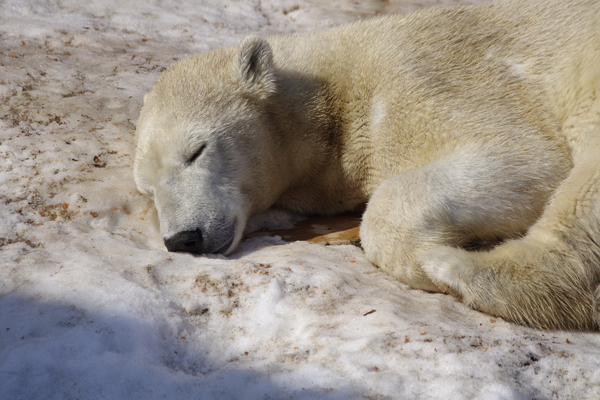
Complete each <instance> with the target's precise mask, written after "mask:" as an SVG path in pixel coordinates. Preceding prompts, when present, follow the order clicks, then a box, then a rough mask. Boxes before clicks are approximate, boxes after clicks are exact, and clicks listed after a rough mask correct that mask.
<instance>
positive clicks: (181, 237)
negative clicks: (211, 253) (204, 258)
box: [164, 229, 203, 253]
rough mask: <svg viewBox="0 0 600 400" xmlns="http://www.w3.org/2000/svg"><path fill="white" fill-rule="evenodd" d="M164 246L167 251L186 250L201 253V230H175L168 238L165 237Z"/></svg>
mask: <svg viewBox="0 0 600 400" xmlns="http://www.w3.org/2000/svg"><path fill="white" fill-rule="evenodd" d="M164 241H165V246H167V250H169V251H186V252H188V253H202V252H203V249H202V248H203V246H202V232H200V229H196V230H195V231H185V232H177V233H176V234H174V235H173V236H171V237H169V238H165V239H164Z"/></svg>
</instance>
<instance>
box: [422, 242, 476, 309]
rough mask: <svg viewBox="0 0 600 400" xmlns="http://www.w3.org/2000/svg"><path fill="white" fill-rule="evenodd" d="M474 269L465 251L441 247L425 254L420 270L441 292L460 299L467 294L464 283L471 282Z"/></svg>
mask: <svg viewBox="0 0 600 400" xmlns="http://www.w3.org/2000/svg"><path fill="white" fill-rule="evenodd" d="M474 267H475V265H474V262H473V260H472V259H471V257H470V255H469V253H467V252H466V251H464V250H461V249H454V248H451V247H441V248H437V249H435V250H431V251H429V252H427V255H426V257H425V262H424V263H423V267H422V268H423V271H425V273H426V274H427V276H428V277H429V279H431V280H432V281H433V282H434V283H435V285H436V286H437V287H438V288H439V289H440V290H441V291H442V292H444V293H449V294H451V295H453V296H456V297H458V298H460V299H462V298H463V297H464V296H465V295H466V294H467V293H468V290H467V287H466V285H465V283H467V282H471V281H472V279H471V278H472V277H473V275H474Z"/></svg>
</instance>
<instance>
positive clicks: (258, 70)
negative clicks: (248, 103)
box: [236, 35, 276, 99]
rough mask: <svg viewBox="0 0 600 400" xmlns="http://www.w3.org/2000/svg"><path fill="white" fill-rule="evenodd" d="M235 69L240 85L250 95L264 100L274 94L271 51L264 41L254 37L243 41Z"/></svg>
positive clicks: (273, 71) (273, 70)
mask: <svg viewBox="0 0 600 400" xmlns="http://www.w3.org/2000/svg"><path fill="white" fill-rule="evenodd" d="M236 68H237V78H238V80H239V83H240V85H242V86H243V87H244V88H245V89H246V90H248V91H249V92H250V94H252V95H255V96H258V97H259V98H261V99H266V98H267V97H269V96H270V95H271V94H272V93H274V92H275V89H276V85H275V66H274V65H273V50H271V46H270V45H269V43H268V42H267V41H266V40H265V39H263V38H260V37H258V36H255V35H252V36H248V37H247V38H246V39H244V40H243V41H242V43H241V44H240V52H239V55H238V61H237V64H236Z"/></svg>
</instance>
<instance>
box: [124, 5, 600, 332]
mask: <svg viewBox="0 0 600 400" xmlns="http://www.w3.org/2000/svg"><path fill="white" fill-rule="evenodd" d="M134 177H135V180H136V183H137V185H138V188H139V189H140V190H141V191H142V192H144V193H149V194H151V195H153V196H154V200H155V204H156V208H157V210H158V214H159V219H160V225H161V232H162V234H163V238H164V240H165V245H166V246H167V248H168V249H169V250H172V251H191V252H197V253H206V252H225V253H229V252H231V251H233V250H234V249H235V246H236V245H237V244H238V243H239V241H240V239H241V236H242V232H243V229H244V225H245V222H246V220H247V218H248V217H249V216H250V215H252V214H255V213H258V212H261V211H263V210H265V209H267V208H268V207H271V206H276V207H280V208H285V209H288V210H291V211H294V212H297V213H304V214H334V213H339V212H343V211H348V210H353V209H357V208H360V207H361V206H364V205H365V204H367V207H366V211H365V214H364V216H363V222H362V224H361V229H360V236H361V240H362V246H363V248H364V250H365V254H366V256H367V257H368V259H369V260H370V261H372V262H373V263H375V264H376V265H378V266H379V267H380V268H382V269H383V270H385V271H387V272H388V273H390V274H391V275H393V276H395V277H396V278H398V279H399V280H401V281H403V282H405V283H407V284H409V285H411V286H412V287H414V288H419V289H425V290H429V291H442V292H447V293H450V294H453V295H454V296H456V297H458V298H459V299H461V300H462V301H464V302H465V303H466V304H468V305H470V306H472V307H473V308H475V309H478V310H481V311H484V312H487V313H490V314H492V315H496V316H500V317H503V318H506V319H508V320H511V321H515V322H518V323H522V324H526V325H530V326H535V327H539V328H566V329H594V328H596V327H597V323H598V319H599V315H600V311H599V310H598V307H599V306H598V304H599V302H600V290H597V287H598V285H599V284H600V3H599V2H597V1H593V0H588V1H573V2H564V1H558V0H550V1H548V0H532V1H520V0H519V1H514V0H512V1H506V2H502V3H497V4H492V5H484V6H478V7H473V6H467V7H451V8H436V9H427V10H422V11H419V12H416V13H414V14H409V15H397V16H387V17H382V18H376V19H371V20H366V21H360V22H357V23H354V24H350V25H346V26H341V27H338V28H335V29H332V30H329V31H324V32H318V33H309V34H294V35H276V36H272V37H268V38H264V39H263V38H259V37H256V36H251V37H248V38H246V39H245V40H244V41H243V42H242V43H241V44H240V45H239V46H235V47H228V48H223V49H218V50H215V51H212V52H210V53H207V54H202V55H197V56H194V57H190V58H187V59H184V60H182V61H180V62H178V63H176V64H174V65H173V66H171V67H170V68H168V69H167V70H166V71H165V72H164V73H163V74H162V75H161V78H160V79H159V81H158V82H157V83H156V85H155V86H154V88H153V90H152V92H151V93H149V94H148V95H147V96H146V98H145V102H144V107H143V109H142V112H141V115H140V118H139V120H138V127H137V133H136V155H135V163H134Z"/></svg>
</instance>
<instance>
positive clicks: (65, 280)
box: [0, 0, 600, 400]
mask: <svg viewBox="0 0 600 400" xmlns="http://www.w3.org/2000/svg"><path fill="white" fill-rule="evenodd" d="M451 3H453V2H452V1H451V0H442V1H433V0H422V1H409V0H406V1H402V0H396V1H394V0H390V1H382V0H378V1H375V0H371V1H362V2H355V1H347V0H339V1H330V2H320V1H317V0H299V1H291V0H284V1H274V0H263V1H238V0H226V1H191V0H164V1H161V0H143V1H142V0H118V1H117V0H104V1H96V2H83V1H78V0H47V1H42V0H28V1H22V0H0V188H1V189H0V296H1V297H0V398H1V399H11V400H12V399H101V398H102V399H287V398H293V399H362V398H368V399H388V398H389V399H428V398H439V399H472V398H480V399H526V398H539V399H600V336H599V335H598V334H597V333H577V332H543V331H537V330H532V329H527V328H524V327H520V326H516V325H513V324H509V323H507V322H504V321H503V320H501V319H498V318H493V317H490V316H488V315H484V314H481V313H479V312H476V311H473V310H471V309H469V308H467V307H465V306H464V305H462V304H460V303H458V302H457V301H456V300H454V299H453V298H452V297H450V296H445V295H442V294H431V293H425V292H422V291H419V290H411V289H410V288H408V287H407V286H405V285H402V284H401V283H399V282H396V281H395V280H393V279H392V278H390V277H389V276H387V275H386V274H384V273H383V272H381V271H380V270H379V269H378V268H376V267H374V266H373V265H371V264H369V263H368V262H367V261H366V259H365V257H364V255H363V253H362V251H361V250H360V249H359V248H357V247H354V246H328V247H324V246H320V245H314V244H309V243H307V242H295V243H284V242H282V241H281V240H279V239H278V238H254V239H249V240H246V241H244V242H242V244H241V246H240V249H239V251H238V252H237V253H235V254H234V255H233V256H231V257H227V258H226V257H224V256H214V255H213V256H195V255H190V254H175V253H168V252H166V251H165V248H164V246H163V244H162V242H161V239H160V236H159V233H158V230H157V221H156V214H155V211H154V207H153V204H152V201H151V200H150V199H148V198H146V197H144V196H142V195H140V194H139V193H138V192H137V191H136V188H135V185H134V183H133V178H132V152H133V138H134V131H135V121H136V119H137V116H138V113H139V110H140V107H141V104H142V97H143V94H144V93H146V92H147V91H149V90H150V88H151V86H152V84H153V82H154V81H155V80H156V79H157V78H158V76H159V74H160V72H161V71H162V70H164V68H165V67H167V66H168V65H170V64H171V63H173V62H174V61H176V60H178V59H181V58H183V57H185V56H187V55H191V54H195V53H198V52H204V51H208V50H211V49H214V48H217V47H220V46H224V45H230V44H234V43H237V42H239V41H240V40H241V39H242V38H243V37H244V36H246V35H248V34H252V33H257V34H262V35H266V34H270V33H275V32H296V31H309V30H318V29H326V28H327V27H330V26H333V25H336V24H340V23H345V22H349V21H354V20H356V19H359V18H365V17H370V16H375V15H379V14H384V13H390V12H404V11H412V10H415V9H417V8H420V7H424V6H439V5H448V4H451ZM349 40H351V39H349ZM277 215H278V214H275V218H272V217H271V220H272V221H273V220H274V221H275V225H276V223H277V221H278V220H280V222H281V223H282V224H283V225H285V224H286V223H289V218H287V217H285V216H281V215H279V216H277Z"/></svg>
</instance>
